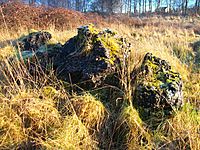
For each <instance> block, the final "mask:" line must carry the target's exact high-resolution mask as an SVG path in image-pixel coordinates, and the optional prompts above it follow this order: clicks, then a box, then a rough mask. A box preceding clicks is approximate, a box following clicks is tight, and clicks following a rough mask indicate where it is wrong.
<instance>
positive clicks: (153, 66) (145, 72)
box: [133, 53, 183, 119]
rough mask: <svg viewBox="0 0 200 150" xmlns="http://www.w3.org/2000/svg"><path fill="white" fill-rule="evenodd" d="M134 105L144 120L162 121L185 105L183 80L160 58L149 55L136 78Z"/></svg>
mask: <svg viewBox="0 0 200 150" xmlns="http://www.w3.org/2000/svg"><path fill="white" fill-rule="evenodd" d="M135 84H136V87H135V92H134V99H133V103H134V105H135V106H136V107H137V108H138V109H139V111H140V114H141V116H142V117H143V118H144V119H149V117H150V116H156V118H157V119H159V118H160V119H161V118H162V117H164V116H168V115H170V114H171V113H172V111H173V108H180V107H181V106H182V104H183V93H182V80H181V77H180V75H179V73H176V72H174V71H172V69H171V66H170V65H169V64H168V63H167V62H166V61H165V60H162V59H160V58H157V57H155V56H153V55H152V54H151V53H147V54H146V56H145V57H144V60H143V63H142V66H141V68H140V71H139V74H138V75H137V77H136V83H135Z"/></svg>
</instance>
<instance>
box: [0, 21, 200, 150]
mask: <svg viewBox="0 0 200 150" xmlns="http://www.w3.org/2000/svg"><path fill="white" fill-rule="evenodd" d="M167 19H168V20H166V19H164V18H152V19H149V21H146V23H147V25H145V26H140V27H139V28H135V27H131V26H127V25H125V24H118V25H116V24H109V25H108V27H109V28H111V29H114V30H116V31H117V32H118V33H119V34H121V35H123V36H124V37H127V39H128V40H129V41H130V43H131V44H132V51H131V64H130V68H131V69H133V68H137V67H138V66H139V65H140V64H141V61H142V59H143V56H144V55H145V53H146V52H152V53H153V54H155V55H156V56H158V57H160V58H162V59H165V60H167V61H168V62H169V63H170V65H172V67H173V69H174V70H175V71H177V72H179V73H180V74H181V76H182V79H183V83H184V101H185V105H184V106H183V109H182V110H180V111H176V112H175V114H174V117H173V118H169V119H167V120H165V121H163V122H162V123H161V124H160V125H159V126H158V127H157V129H156V130H154V131H152V130H150V129H148V127H147V125H146V124H145V123H144V122H143V121H142V120H141V119H140V117H139V115H138V113H137V111H136V110H135V109H134V108H133V107H132V106H130V105H127V104H124V105H122V106H121V108H120V109H119V110H120V111H119V112H118V113H117V114H115V113H116V111H112V110H111V109H109V107H108V106H107V105H106V104H107V103H105V102H102V100H101V96H99V95H98V94H94V93H95V92H91V93H89V92H88V91H84V93H83V94H82V95H77V93H75V92H70V94H69V92H68V90H67V87H68V85H66V83H64V82H62V81H59V80H57V79H56V77H55V76H54V71H53V70H52V72H51V73H50V74H48V75H46V74H45V73H43V72H40V71H38V72H37V73H36V75H35V76H34V77H33V76H31V75H30V74H29V72H28V70H27V68H26V67H25V66H24V65H23V63H21V62H18V61H17V62H16V63H15V64H11V63H10V62H8V58H9V57H10V56H13V55H14V53H15V48H14V47H13V46H12V44H11V41H13V40H15V39H17V38H19V37H21V36H23V35H26V34H28V33H29V32H31V31H30V30H29V31H27V30H23V29H21V30H19V31H18V32H16V31H15V32H12V31H9V30H8V29H7V30H2V31H1V36H0V46H1V49H0V61H1V69H0V73H1V75H0V79H1V84H0V102H1V105H0V149H18V148H19V149H30V148H31V147H32V148H36V149H70V150H71V149H99V148H102V147H104V148H105V147H106V149H126V148H127V149H193V150H198V149H200V112H199V111H198V109H200V82H199V79H200V73H199V70H198V68H197V66H196V65H195V64H194V59H195V55H196V54H195V52H194V51H193V48H192V44H193V43H195V42H196V41H200V35H198V34H195V30H193V29H196V26H197V25H198V23H200V20H199V19H198V18H193V20H191V19H180V18H175V17H174V18H173V17H172V18H167ZM191 22H192V23H191ZM148 23H149V25H148ZM186 26H191V27H190V28H188V29H186V28H185V27H186ZM99 28H105V27H104V26H100V27H99ZM47 31H49V32H50V33H51V34H52V35H53V39H52V40H51V41H50V42H51V43H57V42H60V43H62V44H64V43H65V41H67V40H68V39H69V38H71V37H73V36H74V35H76V30H64V31H59V30H56V29H55V28H54V27H51V28H49V29H47ZM199 61H200V60H199ZM13 66H15V67H13ZM19 83H20V84H19ZM127 92H128V93H129V92H130V91H127V90H126V91H123V94H124V95H123V97H126V96H127V95H129V96H130V94H127ZM102 94H103V93H102ZM105 97H106V95H105ZM111 97H112V96H111ZM106 98H107V99H109V100H108V101H117V98H116V97H115V98H113V97H112V99H110V97H106Z"/></svg>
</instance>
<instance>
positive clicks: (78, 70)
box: [54, 24, 130, 85]
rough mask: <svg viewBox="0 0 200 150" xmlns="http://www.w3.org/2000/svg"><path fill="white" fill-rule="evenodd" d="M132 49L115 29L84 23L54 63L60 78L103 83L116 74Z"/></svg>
mask: <svg viewBox="0 0 200 150" xmlns="http://www.w3.org/2000/svg"><path fill="white" fill-rule="evenodd" d="M129 48H130V44H129V43H128V42H127V41H126V39H124V38H122V37H120V36H119V35H117V33H116V32H113V31H111V30H109V29H106V30H103V31H99V30H97V29H96V28H95V27H94V26H93V25H92V24H90V25H88V26H81V27H80V28H78V34H77V35H76V36H75V37H73V38H71V39H70V40H69V41H67V42H66V43H65V44H64V46H63V49H62V52H61V53H60V55H59V57H57V58H56V61H55V63H54V64H55V67H56V68H57V71H58V77H59V78H60V79H62V80H65V81H70V82H72V83H80V82H82V81H90V83H91V84H92V85H100V84H101V83H102V82H103V81H105V79H106V78H107V77H108V76H109V75H111V74H113V73H116V70H117V67H119V66H120V62H122V60H123V59H124V58H125V57H128V55H127V54H126V53H127V52H128V51H129ZM112 77H113V76H112ZM87 83H88V84H89V82H87ZM88 84H87V85H88Z"/></svg>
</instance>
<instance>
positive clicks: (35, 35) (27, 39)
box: [16, 31, 52, 51]
mask: <svg viewBox="0 0 200 150" xmlns="http://www.w3.org/2000/svg"><path fill="white" fill-rule="evenodd" d="M51 38H52V36H51V34H50V33H48V32H42V31H39V32H32V33H30V34H29V35H27V36H24V37H21V38H20V39H18V41H17V44H16V47H17V48H19V49H20V50H21V51H36V50H38V49H39V48H40V47H41V46H42V45H45V44H46V43H47V41H49V40H50V39H51Z"/></svg>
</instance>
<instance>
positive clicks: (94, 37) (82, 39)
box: [75, 24, 123, 64]
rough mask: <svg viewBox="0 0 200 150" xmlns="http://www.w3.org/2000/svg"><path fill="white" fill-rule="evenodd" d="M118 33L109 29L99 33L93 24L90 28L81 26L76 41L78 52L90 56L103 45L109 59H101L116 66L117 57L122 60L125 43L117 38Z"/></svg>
mask: <svg viewBox="0 0 200 150" xmlns="http://www.w3.org/2000/svg"><path fill="white" fill-rule="evenodd" d="M116 34H117V33H116V32H113V31H111V30H109V29H106V30H104V31H99V30H98V29H96V28H95V27H94V25H93V24H89V25H88V26H81V27H80V28H78V35H77V36H76V37H75V39H76V52H79V53H81V54H84V55H89V54H90V53H91V52H93V50H94V46H95V45H96V44H99V43H101V44H102V45H103V47H104V48H105V49H107V50H108V52H109V54H108V55H109V58H105V57H104V58H100V59H102V60H105V61H107V62H108V63H111V64H114V62H115V60H116V57H118V58H120V57H122V55H121V54H120V49H121V46H122V45H123V42H122V41H121V39H120V38H119V37H116V36H115V35H116Z"/></svg>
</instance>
